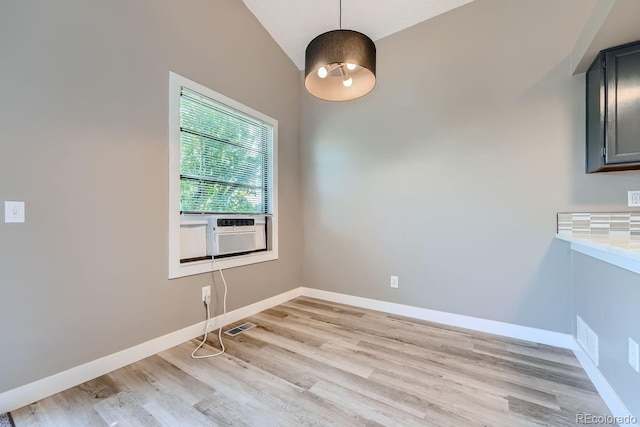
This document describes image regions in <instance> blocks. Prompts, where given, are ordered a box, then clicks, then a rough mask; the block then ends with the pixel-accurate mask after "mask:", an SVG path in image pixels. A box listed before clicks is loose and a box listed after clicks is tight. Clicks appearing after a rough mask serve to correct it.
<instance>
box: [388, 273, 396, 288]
mask: <svg viewBox="0 0 640 427" xmlns="http://www.w3.org/2000/svg"><path fill="white" fill-rule="evenodd" d="M390 284H391V287H392V288H397V287H398V276H391V282H390Z"/></svg>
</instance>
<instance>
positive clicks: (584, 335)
mask: <svg viewBox="0 0 640 427" xmlns="http://www.w3.org/2000/svg"><path fill="white" fill-rule="evenodd" d="M577 318H578V322H577V323H578V331H577V333H576V335H577V337H578V343H579V344H580V345H581V346H582V348H584V350H585V351H586V352H587V354H588V355H589V357H590V358H591V360H593V363H595V364H596V366H598V336H597V335H596V333H595V332H593V330H592V329H591V328H590V327H589V326H587V324H586V323H584V320H582V319H581V318H580V316H577Z"/></svg>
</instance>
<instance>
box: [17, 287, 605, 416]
mask: <svg viewBox="0 0 640 427" xmlns="http://www.w3.org/2000/svg"><path fill="white" fill-rule="evenodd" d="M246 320H248V321H251V322H253V323H256V324H257V325H258V326H257V327H256V328H254V329H251V330H249V331H247V332H245V333H243V334H241V335H239V336H237V337H235V338H229V337H226V339H225V345H226V347H227V353H226V354H224V355H223V356H221V357H218V358H214V359H206V360H194V359H191V357H190V354H191V352H192V351H193V349H194V348H195V346H196V344H197V341H196V340H193V341H189V342H187V343H184V344H182V345H179V346H177V347H174V348H172V349H169V350H167V351H164V352H162V353H159V354H157V355H154V356H151V357H149V358H147V359H144V360H142V361H140V362H137V363H134V364H132V365H129V366H127V367H124V368H122V369H118V370H117V371H114V372H112V373H110V374H108V375H104V376H102V377H100V378H97V379H95V380H92V381H88V382H86V383H84V384H82V385H79V386H77V387H74V388H72V389H70V390H67V391H65V392H62V393H59V394H57V395H54V396H51V397H49V398H47V399H43V400H41V401H39V402H36V403H34V404H32V405H29V406H26V407H24V408H21V409H18V410H16V411H14V412H13V413H12V415H13V417H14V420H15V423H16V425H17V426H18V427H21V426H62V425H64V426H70V425H77V426H100V425H109V426H116V425H117V426H125V425H144V426H154V425H166V426H191V425H193V426H208V425H223V426H226V425H233V426H242V425H249V426H296V427H297V426H301V425H314V426H325V425H336V426H352V425H353V426H356V425H371V426H374V425H375V426H377V425H385V426H402V425H408V426H409V425H415V426H438V427H440V426H455V427H460V426H467V425H472V426H510V427H512V426H529V425H531V426H540V425H542V426H554V427H555V426H567V425H576V414H577V413H589V414H595V415H605V414H610V413H609V411H608V410H607V408H606V406H605V405H604V402H603V401H602V399H601V398H600V397H599V396H598V394H597V392H596V390H595V389H594V387H593V385H592V384H591V382H590V381H589V379H588V378H587V376H586V374H585V373H584V371H583V370H582V368H581V367H580V365H579V363H578V361H577V360H576V358H575V357H574V356H573V354H572V353H571V352H570V351H569V350H563V349H558V348H554V347H549V346H545V345H539V344H534V343H530V342H526V341H518V340H513V339H506V338H501V337H497V336H493V335H488V334H482V333H477V332H472V331H468V330H464V329H458V328H453V327H446V326H441V325H436V324H431V323H428V322H422V321H415V320H412V319H407V318H403V317H399V316H393V315H387V314H383V313H379V312H374V311H370V310H364V309H359V308H354V307H349V306H345V305H340V304H334V303H328V302H324V301H321V300H315V299H311V298H297V299H295V300H292V301H289V302H287V303H285V304H282V305H279V306H277V307H275V308H273V309H270V310H267V311H265V312H262V313H260V314H258V315H255V316H252V317H250V318H248V319H246ZM243 322H244V321H242V322H238V323H237V324H240V323H243ZM215 338H217V337H215ZM205 350H208V351H213V350H214V348H212V347H207V346H205Z"/></svg>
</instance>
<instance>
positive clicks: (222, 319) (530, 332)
mask: <svg viewBox="0 0 640 427" xmlns="http://www.w3.org/2000/svg"><path fill="white" fill-rule="evenodd" d="M298 296H307V297H311V298H318V299H323V300H325V301H332V302H337V303H342V304H348V305H352V306H355V307H361V308H368V309H371V310H377V311H382V312H385V313H389V314H396V315H400V316H406V317H411V318H414V319H420V320H426V321H430V322H435V323H441V324H444V325H450V326H457V327H460V328H466V329H471V330H474V331H480V332H486V333H490V334H495V335H501V336H505V337H510V338H516V339H521V340H526V341H532V342H537V343H540V344H546V345H551V346H555V347H561V348H567V349H570V350H572V351H573V352H574V354H575V355H576V357H577V359H578V361H579V362H580V364H581V365H582V367H583V368H584V370H585V372H586V373H587V375H588V376H589V378H590V379H591V381H592V382H593V384H594V386H595V387H596V389H597V390H598V393H600V396H601V397H602V399H603V400H604V402H605V403H606V405H607V406H608V407H609V410H610V411H611V413H612V414H613V416H614V417H620V419H624V418H625V417H627V418H629V417H631V415H630V412H629V411H628V410H627V408H626V407H625V405H624V403H623V402H622V401H621V400H620V398H619V397H618V395H617V394H616V393H615V391H614V389H613V388H612V387H611V386H610V385H609V383H608V382H607V380H606V379H605V378H604V376H603V375H602V373H601V372H600V370H599V369H598V368H597V367H596V366H595V364H594V363H593V362H592V361H591V359H590V358H589V357H588V356H587V355H586V353H585V352H584V351H583V350H582V348H581V347H580V345H578V343H577V341H576V340H575V338H574V337H573V336H571V335H569V334H563V333H560V332H553V331H547V330H543V329H536V328H531V327H527V326H520V325H514V324H510V323H504V322H498V321H495V320H487V319H481V318H477V317H471V316H464V315H460V314H452V313H445V312H442V311H436V310H429V309H426V308H420V307H413V306H409V305H403V304H396V303H392V302H386V301H380V300H374V299H369V298H362V297H356V296H352V295H345V294H339V293H335V292H329V291H323V290H319V289H312V288H306V287H300V288H297V289H292V290H291V291H288V292H285V293H282V294H279V295H276V296H273V297H271V298H267V299H265V300H263V301H259V302H257V303H254V304H250V305H248V306H246V307H242V308H239V309H237V310H234V311H231V312H229V313H227V314H226V315H225V316H222V315H220V316H216V317H215V318H214V319H212V321H211V322H210V324H211V325H212V328H213V329H217V328H220V327H224V326H226V325H228V324H230V323H234V322H237V321H238V320H241V319H244V318H245V317H249V316H252V315H254V314H256V313H259V312H261V311H263V310H267V309H269V308H271V307H274V306H276V305H279V304H282V303H284V302H286V301H289V300H291V299H293V298H296V297H298ZM204 326H205V322H204V321H203V322H200V323H198V324H196V325H192V326H188V327H186V328H184V329H181V330H179V331H175V332H172V333H169V334H167V335H164V336H161V337H158V338H155V339H152V340H150V341H147V342H145V343H142V344H140V345H137V346H135V347H131V348H128V349H126V350H123V351H120V352H118V353H114V354H111V355H108V356H105V357H103V358H100V359H97V360H94V361H92V362H88V363H85V364H84V365H80V366H76V367H74V368H71V369H68V370H66V371H64V372H60V373H58V374H55V375H52V376H50V377H47V378H43V379H41V380H38V381H35V382H33V383H30V384H26V385H24V386H21V387H18V388H15V389H12V390H8V391H6V392H3V393H0V413H2V412H10V411H12V410H15V409H17V408H20V407H22V406H25V405H28V404H30V403H33V402H35V401H37V400H40V399H43V398H45V397H48V396H51V395H52V394H55V393H58V392H61V391H63V390H66V389H68V388H71V387H74V386H76V385H78V384H82V383H83V382H85V381H89V380H91V379H93V378H96V377H99V376H101V375H104V374H106V373H109V372H111V371H114V370H116V369H119V368H122V367H123V366H127V365H129V364H131V363H134V362H137V361H138V360H141V359H144V358H145V357H149V356H152V355H154V354H156V353H159V352H161V351H164V350H166V349H168V348H171V347H174V346H176V345H179V344H182V343H183V342H185V341H188V340H190V339H193V338H195V337H197V336H200V335H202V333H203V330H204ZM594 415H598V414H594ZM620 425H621V426H623V425H629V426H631V425H632V424H620ZM636 425H637V424H636Z"/></svg>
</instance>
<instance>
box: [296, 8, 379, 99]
mask: <svg viewBox="0 0 640 427" xmlns="http://www.w3.org/2000/svg"><path fill="white" fill-rule="evenodd" d="M304 69H305V79H304V86H305V88H307V91H308V92H309V93H310V94H311V95H313V96H315V97H316V98H320V99H324V100H327V101H349V100H352V99H356V98H360V97H361V96H364V95H366V94H367V93H369V92H371V89H373V87H374V86H375V85H376V45H375V44H374V43H373V41H372V40H371V39H370V38H369V37H367V36H365V35H364V34H362V33H359V32H357V31H352V30H343V29H342V0H340V29H339V30H333V31H328V32H326V33H323V34H320V35H319V36H317V37H316V38H315V39H313V40H311V42H310V43H309V45H308V46H307V50H306V52H305V61H304Z"/></svg>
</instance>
